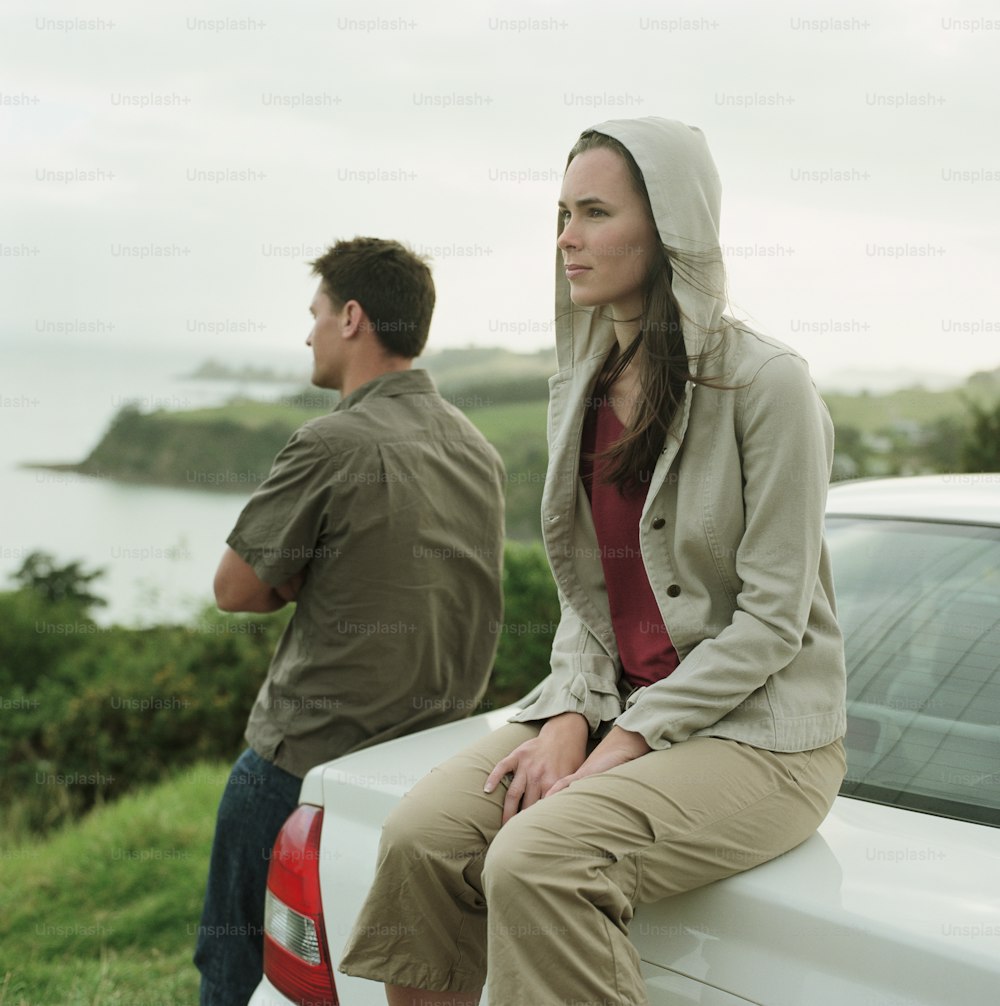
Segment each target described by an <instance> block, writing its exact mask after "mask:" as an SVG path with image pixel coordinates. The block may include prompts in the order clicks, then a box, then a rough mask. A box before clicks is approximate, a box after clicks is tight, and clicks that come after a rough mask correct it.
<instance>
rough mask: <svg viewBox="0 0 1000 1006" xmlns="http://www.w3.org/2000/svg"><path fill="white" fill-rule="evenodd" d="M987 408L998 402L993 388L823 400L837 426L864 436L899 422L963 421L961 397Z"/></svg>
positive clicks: (920, 390)
mask: <svg viewBox="0 0 1000 1006" xmlns="http://www.w3.org/2000/svg"><path fill="white" fill-rule="evenodd" d="M963 396H965V397H968V398H971V399H972V400H974V401H977V402H979V403H980V404H981V405H988V404H989V403H991V402H993V401H995V400H996V398H997V392H996V391H995V390H994V389H993V388H991V387H984V388H979V387H965V388H961V389H949V390H947V391H928V390H927V389H926V388H901V389H899V390H898V391H892V392H889V393H888V394H885V395H864V394H861V395H843V394H837V393H833V392H828V393H826V394H824V395H823V399H824V401H825V402H826V404H827V407H828V408H829V409H830V415H831V416H832V417H833V423H834V426H837V427H839V426H853V427H854V428H855V429H858V430H861V431H862V432H864V433H877V432H879V431H882V430H885V429H887V428H889V427H891V426H892V425H893V424H895V423H899V422H903V423H906V422H919V423H931V422H933V421H934V420H936V419H942V418H944V417H945V416H955V417H959V418H964V417H966V416H967V415H968V410H967V408H966V406H965V405H964V404H963V401H962V397H963Z"/></svg>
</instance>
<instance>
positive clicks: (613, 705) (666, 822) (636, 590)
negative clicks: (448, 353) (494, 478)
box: [341, 118, 845, 1006]
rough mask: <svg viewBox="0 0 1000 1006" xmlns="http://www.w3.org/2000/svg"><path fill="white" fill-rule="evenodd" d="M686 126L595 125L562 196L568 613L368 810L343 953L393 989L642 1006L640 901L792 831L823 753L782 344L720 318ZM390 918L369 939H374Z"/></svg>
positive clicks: (704, 192) (442, 996)
mask: <svg viewBox="0 0 1000 1006" xmlns="http://www.w3.org/2000/svg"><path fill="white" fill-rule="evenodd" d="M718 233H719V183H718V176H717V174H716V171H715V167H714V164H713V163H712V159H711V155H710V154H709V152H708V148H707V145H706V144H705V141H704V137H703V136H702V134H701V132H700V131H699V130H697V129H693V128H691V127H689V126H686V125H684V124H682V123H678V122H672V121H668V120H664V119H655V118H648V119H638V120H626V121H613V122H606V123H602V124H601V125H599V126H596V127H594V129H593V130H589V131H587V132H585V133H584V134H583V135H582V136H581V138H580V140H579V141H578V143H577V144H576V146H575V147H574V148H573V150H572V151H571V152H570V157H569V163H568V166H567V169H566V174H565V178H564V182H563V187H562V198H561V202H560V234H559V238H558V242H557V244H558V255H557V275H556V303H557V341H558V357H559V373H558V374H557V375H556V376H555V377H554V378H553V379H552V382H551V386H550V411H549V470H548V476H547V478H546V485H545V494H544V498H543V503H542V523H543V530H544V536H545V545H546V550H547V552H548V556H549V560H550V563H551V565H552V570H553V574H554V576H555V579H556V583H557V585H558V587H559V591H560V597H561V603H562V617H561V620H560V623H559V627H558V630H557V632H556V636H555V640H554V642H553V651H552V673H551V675H550V676H549V677H548V678H547V679H546V681H545V684H544V686H543V688H542V691H541V694H540V695H539V696H538V698H537V700H536V701H535V702H533V703H532V704H531V705H530V706H529V707H528V708H526V709H523V710H521V711H520V712H519V713H518V715H517V716H515V717H514V721H516V722H512V723H510V724H508V725H507V726H505V727H503V728H501V729H500V730H498V731H496V732H495V733H494V734H492V735H491V736H490V737H488V738H486V739H485V740H484V741H482V742H480V743H478V744H476V745H473V746H472V747H471V748H469V749H467V750H466V751H464V752H463V753H461V754H460V755H458V756H456V757H455V758H453V759H452V760H451V761H449V762H446V763H445V764H444V765H443V766H441V767H439V768H438V769H435V770H434V771H433V772H431V774H430V775H429V776H427V777H426V778H425V779H424V780H422V781H421V782H420V783H419V784H418V785H417V786H416V787H415V788H414V789H413V791H412V792H411V793H410V794H408V795H407V797H406V798H405V799H404V800H403V801H402V803H401V804H400V806H399V808H398V809H397V810H396V811H395V812H394V813H393V814H392V815H391V816H390V818H389V820H388V821H387V822H386V825H385V829H384V831H383V838H382V845H381V849H380V859H379V868H378V873H377V877H376V880H375V884H374V886H373V889H372V892H371V893H370V894H369V897H368V901H367V902H366V904H365V907H364V908H363V910H362V913H361V917H360V918H359V920H358V922H357V925H356V929H355V932H354V935H353V937H352V940H351V943H350V944H349V945H348V948H347V950H346V953H345V956H344V960H343V961H342V962H341V968H342V969H343V970H344V971H345V972H347V973H349V974H355V975H361V976H363V977H368V978H373V979H376V980H380V981H384V982H386V983H387V989H386V992H387V998H388V1001H389V1003H390V1004H391V1006H400V1004H403V1003H405V1004H407V1006H411V1004H412V1006H416V1004H421V1003H430V1002H434V1003H439V1004H440V1003H475V1002H477V1001H478V998H479V992H480V990H481V988H482V985H483V981H484V974H485V972H486V970H487V966H488V978H489V1001H490V1004H491V1006H526V1004H527V1006H548V1004H553V1006H554V1004H558V1006H565V1004H567V1003H575V1004H583V1003H600V1004H602V1006H610V1004H615V1006H626V1004H628V1006H631V1004H640V1003H645V1002H646V1001H647V1000H646V994H645V987H644V984H643V982H642V979H641V977H640V975H639V962H638V957H637V955H636V953H635V950H634V949H633V947H632V944H631V942H630V941H629V939H628V923H629V920H630V919H631V917H632V912H633V908H634V906H635V905H636V904H637V903H639V902H645V901H653V900H657V899H659V898H662V897H665V896H667V895H670V894H677V893H680V892H682V891H687V890H690V889H692V888H695V887H699V886H701V885H703V884H706V883H709V882H710V881H713V880H718V879H720V878H722V877H725V876H728V875H730V874H733V873H736V872H739V871H740V870H743V869H746V868H747V867H749V866H753V865H755V864H757V863H760V862H764V861H766V860H768V859H771V858H773V857H774V856H777V855H779V854H781V853H782V852H785V851H786V850H788V849H790V848H792V847H793V846H795V845H797V844H799V843H800V842H802V841H803V840H804V839H805V838H807V837H808V836H809V835H810V834H811V833H812V832H813V831H814V830H815V828H816V827H817V826H818V824H819V823H820V821H822V819H823V817H824V816H825V815H826V812H827V811H828V809H829V807H830V804H831V803H832V801H833V798H834V796H835V795H836V793H837V790H838V787H839V785H840V782H841V780H842V778H843V772H844V755H843V747H842V744H841V741H840V738H841V737H842V735H843V733H844V728H845V713H844V684H845V672H844V659H843V643H842V639H841V636H840V632H839V630H838V627H837V623H836V618H835V613H834V600H833V588H832V582H831V576H830V566H829V561H828V557H827V551H826V546H825V543H824V540H823V532H822V521H823V510H824V505H825V497H826V489H827V484H828V480H829V474H830V464H831V456H832V439H833V437H832V426H831V423H830V419H829V416H828V414H827V412H826V409H825V407H824V406H823V404H822V402H821V400H820V399H819V397H818V395H817V394H816V391H815V389H814V387H813V385H812V382H811V381H810V379H809V375H808V371H807V369H806V366H805V363H804V361H803V360H802V359H801V358H800V357H798V356H797V355H796V354H795V353H794V352H793V351H792V350H790V349H789V348H788V347H787V346H784V345H782V344H781V343H778V342H776V341H774V340H772V339H769V338H765V337H764V336H761V335H758V334H757V333H755V332H753V331H751V330H750V329H748V328H746V327H745V326H743V325H741V324H740V323H738V322H736V321H733V320H732V319H730V318H727V317H723V314H722V310H723V302H724V297H723V288H724V280H723V269H722V261H721V250H720V246H719V238H718ZM380 933H391V935H389V936H388V937H385V936H378V935H372V934H380Z"/></svg>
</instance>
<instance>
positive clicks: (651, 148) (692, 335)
mask: <svg viewBox="0 0 1000 1006" xmlns="http://www.w3.org/2000/svg"><path fill="white" fill-rule="evenodd" d="M590 129H592V130H594V131H596V132H598V133H604V134H606V135H608V136H611V137H613V138H614V139H616V140H618V141H619V142H620V143H622V144H623V145H624V146H625V147H626V149H627V150H628V151H629V153H631V155H632V156H633V158H635V162H636V164H638V166H639V170H640V171H641V172H642V176H643V180H644V181H645V183H646V190H647V191H648V193H649V200H650V204H651V205H652V208H653V217H654V219H655V221H656V227H657V230H658V231H659V235H660V241H661V242H662V243H663V244H664V245H665V246H666V248H667V251H668V253H669V255H670V259H671V262H672V264H673V272H674V275H673V283H672V286H673V291H674V296H675V297H676V298H677V302H678V303H679V304H680V307H681V311H682V312H683V316H684V320H683V325H684V341H685V344H686V346H687V351H688V356H689V357H690V358H692V359H691V365H692V370H693V371H695V372H696V371H697V369H698V361H697V356H698V354H699V353H701V352H702V351H703V350H704V348H705V344H706V340H707V339H708V337H709V336H710V335H711V334H712V333H715V332H718V331H719V329H720V322H721V318H722V312H723V308H724V304H725V271H724V269H723V265H722V249H721V247H720V244H719V213H720V207H721V202H722V187H721V185H720V183H719V173H718V171H716V168H715V163H714V161H713V160H712V155H711V154H710V153H709V150H708V144H707V143H706V142H705V136H704V134H703V133H702V131H701V130H700V129H698V128H697V127H695V126H688V125H685V124H684V123H683V122H676V121H674V120H672V119H660V118H656V117H652V116H651V117H648V118H643V119H611V120H609V121H607V122H601V123H598V124H597V125H595V126H591V127H590ZM561 231H562V219H561V217H560V222H559V225H558V231H557V233H559V232H561ZM569 293H570V287H569V281H568V280H567V279H566V276H565V274H564V272H563V264H562V253H561V252H560V251H559V250H558V249H556V345H557V350H558V356H559V366H560V369H562V368H565V367H571V366H573V365H574V364H576V363H577V362H579V361H580V360H582V359H584V358H586V357H589V356H592V355H602V356H603V355H605V354H606V353H607V352H608V351H609V350H610V348H611V345H612V343H613V342H614V328H613V326H612V324H611V322H610V321H609V320H608V319H607V318H605V317H598V315H599V313H600V308H596V309H595V308H581V307H576V306H575V305H574V304H573V302H572V301H571V300H570V296H569Z"/></svg>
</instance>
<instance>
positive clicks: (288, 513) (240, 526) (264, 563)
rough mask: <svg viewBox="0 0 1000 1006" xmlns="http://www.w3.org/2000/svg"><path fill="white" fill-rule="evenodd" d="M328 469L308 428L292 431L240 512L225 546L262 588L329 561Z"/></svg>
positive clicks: (330, 466) (330, 476)
mask: <svg viewBox="0 0 1000 1006" xmlns="http://www.w3.org/2000/svg"><path fill="white" fill-rule="evenodd" d="M333 469H334V463H333V459H332V457H331V455H330V452H329V450H328V449H327V447H326V446H325V444H324V443H323V442H322V441H321V440H320V438H319V437H317V436H316V434H315V433H313V432H312V431H311V430H309V429H308V427H303V428H301V429H299V430H296V432H295V433H294V434H292V437H291V439H290V440H289V441H288V443H287V444H286V445H285V446H284V447H283V448H282V449H281V451H280V452H279V454H278V456H277V457H276V458H275V459H274V464H273V465H272V466H271V471H270V473H269V474H268V476H267V478H266V479H265V480H264V482H263V483H262V484H261V486H260V488H258V489H257V491H256V492H255V493H254V494H253V496H251V497H250V500H249V502H248V503H247V504H246V506H245V507H244V508H243V510H242V512H241V513H240V516H239V518H238V519H237V521H236V526H235V527H234V528H233V530H232V533H231V534H230V535H229V537H228V538H227V539H226V542H227V544H228V545H229V546H230V548H232V549H233V551H234V552H236V553H237V555H239V556H240V558H241V559H243V560H244V561H245V562H247V563H248V564H249V565H250V566H251V567H252V568H253V571H254V572H255V573H256V574H257V576H258V577H260V579H261V580H262V581H263V582H264V583H266V584H269V585H270V586H272V587H275V586H278V585H279V584H282V583H284V582H285V581H286V580H288V579H289V578H290V577H292V576H294V575H295V574H296V573H298V572H299V571H301V570H302V569H304V568H305V567H306V566H307V565H308V564H309V562H310V560H311V559H313V558H315V557H316V556H319V555H322V556H324V557H325V558H330V557H331V555H330V554H329V553H330V552H331V549H330V546H329V545H327V544H325V543H324V540H325V538H326V534H327V528H328V525H329V513H330V505H331V495H332V491H333V483H334V478H333V474H334V472H333ZM332 551H333V553H334V555H333V557H335V550H332Z"/></svg>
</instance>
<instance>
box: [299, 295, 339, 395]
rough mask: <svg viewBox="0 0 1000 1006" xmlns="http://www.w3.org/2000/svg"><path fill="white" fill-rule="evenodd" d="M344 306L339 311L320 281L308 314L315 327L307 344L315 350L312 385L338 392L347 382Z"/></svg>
mask: <svg viewBox="0 0 1000 1006" xmlns="http://www.w3.org/2000/svg"><path fill="white" fill-rule="evenodd" d="M344 311H345V309H344V308H343V307H341V308H340V310H337V309H336V308H335V307H334V304H333V301H331V300H330V296H329V294H328V293H327V292H326V290H324V289H323V283H322V282H320V284H319V287H318V288H317V290H316V293H315V294H314V295H313V299H312V303H311V304H310V305H309V313H310V314H311V315H312V316H313V327H312V331H311V332H310V333H309V337H308V338H307V339H306V345H307V346H311V347H312V351H313V373H312V383H313V384H315V385H316V387H317V388H332V389H333V390H335V391H339V390H340V387H341V384H342V383H343V380H344V373H343V369H344V339H343V335H342V333H343V321H344V318H343V316H344Z"/></svg>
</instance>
